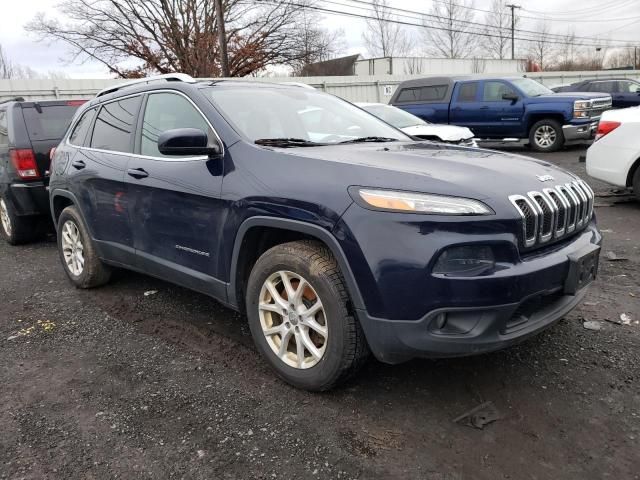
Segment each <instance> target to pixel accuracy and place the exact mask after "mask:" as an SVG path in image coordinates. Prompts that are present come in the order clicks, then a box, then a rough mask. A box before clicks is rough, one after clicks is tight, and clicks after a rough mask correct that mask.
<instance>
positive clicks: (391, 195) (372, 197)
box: [358, 189, 495, 215]
mask: <svg viewBox="0 0 640 480" xmlns="http://www.w3.org/2000/svg"><path fill="white" fill-rule="evenodd" d="M358 194H359V196H360V198H361V199H362V200H363V201H364V203H366V204H367V205H369V206H371V207H374V208H377V209H380V210H393V211H400V212H415V213H430V214H436V215H492V214H493V213H495V212H494V211H493V210H491V208H489V207H488V206H487V205H485V204H484V203H482V202H480V201H478V200H473V199H470V198H461V197H447V196H444V195H432V194H427V193H409V192H394V191H390V190H370V189H360V190H358Z"/></svg>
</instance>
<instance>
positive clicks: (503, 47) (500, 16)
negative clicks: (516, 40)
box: [482, 0, 520, 60]
mask: <svg viewBox="0 0 640 480" xmlns="http://www.w3.org/2000/svg"><path fill="white" fill-rule="evenodd" d="M484 23H485V25H486V26H485V28H484V33H485V34H486V36H485V37H483V39H482V46H483V47H484V48H485V50H486V51H487V52H488V53H489V55H490V56H491V57H492V58H499V59H501V60H502V59H505V58H509V57H510V54H511V9H510V8H509V7H507V0H493V3H492V4H491V10H490V11H489V12H487V13H486V14H485V16H484ZM519 23H520V17H519V16H518V15H514V26H515V28H517V27H518V24H519Z"/></svg>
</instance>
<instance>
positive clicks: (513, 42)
mask: <svg viewBox="0 0 640 480" xmlns="http://www.w3.org/2000/svg"><path fill="white" fill-rule="evenodd" d="M505 7H507V8H510V9H511V60H515V59H516V40H515V32H516V15H515V9H516V8H522V7H520V5H515V4H513V3H512V4H509V5H505Z"/></svg>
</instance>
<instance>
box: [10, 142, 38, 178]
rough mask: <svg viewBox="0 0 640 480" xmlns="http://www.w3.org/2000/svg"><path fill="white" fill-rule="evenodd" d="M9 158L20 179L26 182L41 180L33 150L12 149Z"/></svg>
mask: <svg viewBox="0 0 640 480" xmlns="http://www.w3.org/2000/svg"><path fill="white" fill-rule="evenodd" d="M9 158H10V159H11V163H12V164H13V166H14V168H15V169H16V172H17V173H18V176H20V178H22V179H24V180H30V179H33V178H40V173H39V172H38V165H37V164H36V155H35V153H33V150H31V149H28V148H24V149H19V150H16V149H11V150H9Z"/></svg>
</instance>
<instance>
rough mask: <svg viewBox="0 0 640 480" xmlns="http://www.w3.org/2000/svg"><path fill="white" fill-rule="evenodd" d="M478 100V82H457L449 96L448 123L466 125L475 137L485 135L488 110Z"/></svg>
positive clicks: (487, 130)
mask: <svg viewBox="0 0 640 480" xmlns="http://www.w3.org/2000/svg"><path fill="white" fill-rule="evenodd" d="M486 110H487V107H484V106H483V104H482V102H481V101H480V82H479V81H473V82H458V83H457V84H456V87H455V89H454V91H453V95H452V96H451V107H450V112H449V120H450V121H449V123H451V124H452V125H459V126H462V127H468V128H469V129H471V131H472V132H473V133H474V135H475V136H477V137H486V136H487V135H488V133H489V129H488V112H487V111H486Z"/></svg>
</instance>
